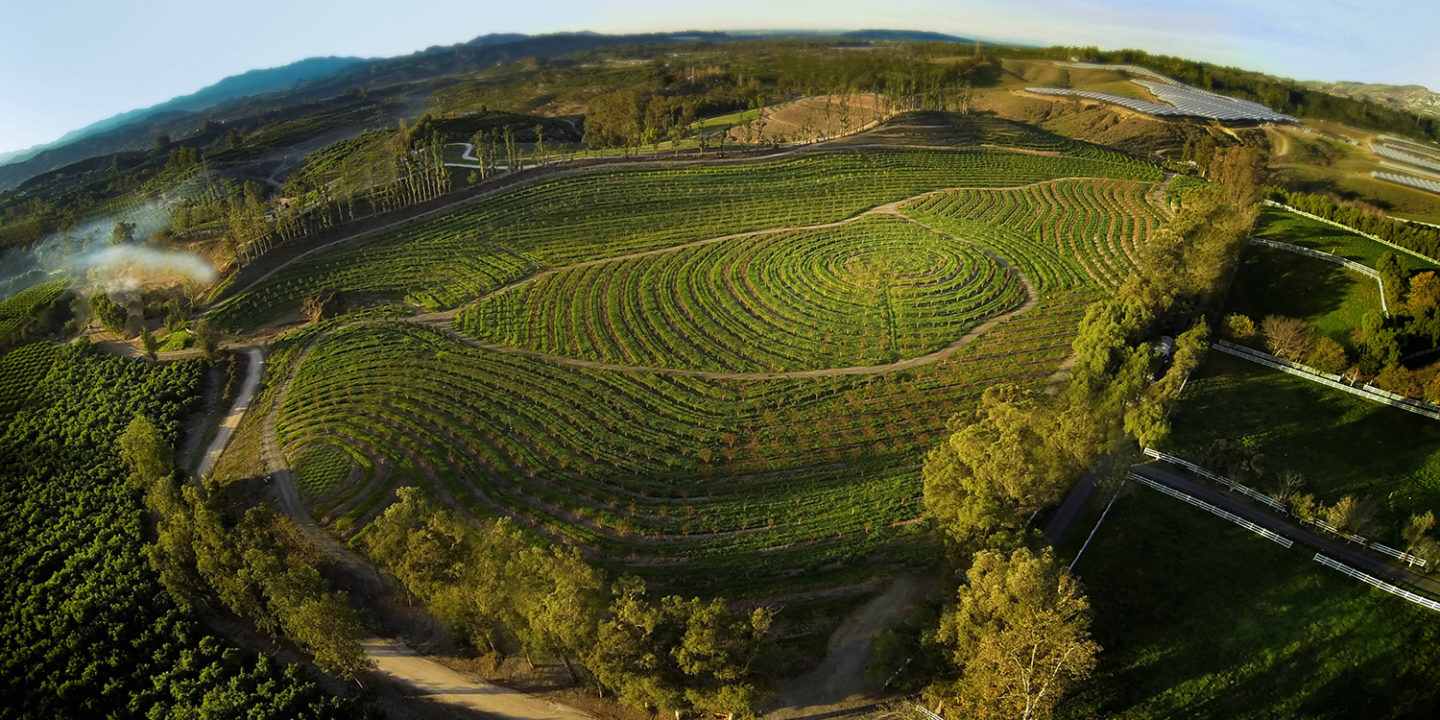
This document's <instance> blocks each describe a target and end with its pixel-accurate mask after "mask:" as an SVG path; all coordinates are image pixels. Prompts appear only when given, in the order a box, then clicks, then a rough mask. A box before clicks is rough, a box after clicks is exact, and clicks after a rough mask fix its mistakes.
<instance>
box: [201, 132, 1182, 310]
mask: <svg viewBox="0 0 1440 720" xmlns="http://www.w3.org/2000/svg"><path fill="white" fill-rule="evenodd" d="M903 120H904V118H903V117H902V118H900V119H897V120H896V122H901V121H903ZM1065 177H1090V178H1114V179H1126V180H1146V181H1158V180H1160V172H1159V171H1158V170H1157V169H1156V168H1155V167H1154V166H1152V165H1149V164H1146V163H1141V162H1137V161H1133V160H1128V159H1121V156H1115V157H1088V156H1075V155H1068V154H1062V155H1060V156H1058V157H1051V156H1047V155H1045V154H1034V153H1026V152H1015V151H1005V150H997V149H986V148H980V147H956V146H947V147H944V148H935V149H925V148H915V147H905V148H895V149H874V148H866V149H864V150H863V151H861V149H849V150H846V149H843V148H833V149H832V148H826V147H825V146H818V147H815V148H812V149H807V150H801V151H792V152H788V153H783V154H781V155H780V156H779V157H774V158H771V159H760V160H747V161H735V162H719V163H716V162H701V163H673V164H664V163H636V164H634V165H632V166H630V167H624V168H621V167H614V166H611V167H605V168H594V169H589V170H581V171H575V172H571V173H568V174H561V175H556V176H551V177H549V178H541V179H538V180H537V181H535V182H532V183H530V184H527V185H524V186H521V187H515V188H511V189H507V190H504V191H501V192H499V193H497V194H496V195H494V196H488V197H485V198H484V199H483V200H481V201H478V202H474V203H470V204H467V205H465V206H464V207H463V208H459V209H456V210H455V211H454V212H449V213H445V214H443V215H441V216H437V217H434V218H431V219H427V220H425V221H422V222H417V223H413V224H409V225H406V226H405V227H403V228H400V229H396V230H393V231H388V232H385V233H380V234H377V235H376V236H373V237H370V238H367V239H365V240H364V241H357V242H356V243H354V244H351V245H347V246H344V247H341V248H337V249H335V250H334V251H330V252H325V253H321V254H317V255H315V256H312V257H307V258H305V259H304V260H301V261H299V262H296V263H294V264H291V265H289V266H286V267H284V268H283V269H282V270H281V271H279V272H277V273H275V274H273V275H272V276H270V277H268V278H266V279H265V280H264V281H262V282H260V283H257V284H255V285H254V286H247V287H244V288H239V289H237V290H235V291H232V292H231V293H230V294H229V296H228V297H226V298H224V299H223V300H221V301H220V302H219V303H217V304H216V305H215V306H214V308H213V310H212V317H213V319H214V320H215V321H216V322H218V323H219V324H221V325H223V326H225V327H230V328H234V329H238V328H242V327H252V326H254V325H255V324H258V323H263V322H265V321H268V320H271V319H274V318H276V317H278V316H279V315H280V314H281V313H283V312H284V311H285V309H286V308H293V307H294V306H296V305H297V304H298V303H299V302H300V301H301V300H302V299H303V298H304V297H306V296H307V295H310V294H314V293H316V292H319V291H324V290H330V291H335V292H341V293H351V294H356V295H364V296H383V297H386V298H390V299H394V300H402V299H403V300H405V301H407V302H409V303H411V304H414V305H419V306H421V307H425V308H429V309H442V308H452V307H456V306H458V305H461V304H463V303H464V302H466V301H468V300H471V299H474V298H476V297H479V296H481V295H484V294H486V293H488V292H491V291H494V290H496V289H498V288H500V287H502V286H504V285H507V284H509V283H511V282H514V281H517V280H520V279H522V278H524V277H526V276H529V275H531V274H534V273H536V272H538V271H540V270H543V269H545V268H555V267H563V266H565V265H568V264H573V263H576V262H582V261H586V260H595V259H600V258H607V257H616V256H620V255H624V254H627V253H634V252H642V251H648V250H656V249H661V248H667V247H674V246H676V245H681V244H684V243H688V242H695V241H698V240H704V239H708V238H716V237H721V236H725V235H730V234H735V233H742V232H749V231H755V230H765V229H780V228H786V227H795V226H806V225H814V224H820V223H827V222H835V221H839V220H843V219H846V218H849V217H854V216H856V215H858V214H860V213H863V212H866V211H868V210H871V209H874V208H876V207H878V206H882V205H886V204H889V203H895V202H898V201H902V200H906V199H909V198H913V197H916V196H918V195H922V194H924V193H927V192H931V191H934V190H938V189H944V188H984V187H1008V186H1017V185H1025V184H1029V183H1034V182H1039V181H1044V180H1052V179H1057V178H1065Z"/></svg>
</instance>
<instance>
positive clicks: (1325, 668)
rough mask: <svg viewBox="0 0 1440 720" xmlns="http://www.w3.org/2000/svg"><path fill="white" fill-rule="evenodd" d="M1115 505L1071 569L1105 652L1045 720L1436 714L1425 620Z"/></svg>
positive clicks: (1293, 566) (1175, 516)
mask: <svg viewBox="0 0 1440 720" xmlns="http://www.w3.org/2000/svg"><path fill="white" fill-rule="evenodd" d="M1274 374H1275V375H1277V376H1278V375H1281V374H1280V373H1274ZM1193 386H1194V383H1192V387H1193ZM1314 447H1317V448H1324V447H1327V446H1325V445H1316V446H1314ZM1129 492H1130V494H1129V495H1126V496H1124V497H1121V498H1120V499H1119V500H1118V501H1117V502H1116V504H1115V506H1114V508H1113V509H1112V510H1111V513H1110V515H1109V517H1108V518H1107V519H1106V521H1105V525H1104V526H1103V527H1102V528H1101V530H1100V532H1099V533H1098V534H1097V535H1096V537H1095V540H1094V542H1093V543H1092V544H1091V546H1090V547H1089V549H1087V550H1086V552H1085V556H1084V557H1083V558H1082V559H1081V561H1080V563H1079V565H1078V566H1077V568H1076V570H1077V572H1078V573H1079V575H1080V577H1081V579H1082V580H1083V581H1084V583H1085V586H1086V588H1087V590H1088V591H1089V595H1090V598H1091V601H1092V603H1093V606H1094V608H1095V614H1096V618H1095V628H1094V629H1095V634H1096V639H1097V640H1098V641H1099V642H1100V643H1101V645H1102V646H1103V647H1104V648H1105V651H1104V653H1103V654H1102V655H1101V660H1100V666H1099V669H1098V671H1097V672H1096V676H1095V679H1094V680H1093V681H1092V682H1091V684H1090V685H1089V686H1088V687H1087V688H1086V689H1085V690H1083V691H1082V692H1080V693H1079V694H1078V695H1077V696H1076V697H1072V698H1070V699H1069V700H1068V701H1067V702H1066V703H1064V704H1062V712H1061V713H1059V714H1058V717H1060V718H1066V719H1074V720H1079V719H1080V718H1101V717H1103V718H1118V719H1123V720H1150V719H1155V720H1160V719H1161V718H1166V719H1168V718H1192V719H1195V720H1200V719H1207V720H1208V719H1212V718H1213V719H1214V720H1243V719H1254V720H1261V719H1262V718H1264V719H1268V718H1290V719H1301V718H1305V719H1317V720H1318V719H1320V718H1335V719H1336V720H1340V719H1342V718H1360V717H1363V718H1421V717H1434V716H1435V713H1436V712H1437V711H1440V707H1437V705H1436V700H1435V697H1434V693H1433V692H1432V689H1433V688H1434V686H1435V684H1436V682H1440V662H1437V660H1436V659H1435V657H1434V655H1433V653H1430V652H1429V650H1430V648H1433V647H1434V646H1435V644H1436V643H1437V642H1440V625H1437V624H1436V622H1435V615H1434V613H1432V612H1430V611H1428V610H1425V609H1423V608H1419V607H1416V606H1414V605H1411V604H1409V603H1406V602H1404V601H1403V600H1400V599H1399V598H1395V597H1393V596H1390V595H1386V594H1384V593H1382V592H1380V591H1378V590H1373V589H1370V588H1368V587H1366V586H1365V585H1362V584H1361V583H1359V582H1357V581H1355V580H1352V579H1350V578H1347V577H1345V576H1343V575H1340V574H1339V573H1337V572H1335V571H1332V570H1329V569H1327V568H1324V567H1322V566H1320V565H1319V564H1317V563H1315V562H1313V561H1312V560H1311V555H1312V553H1309V552H1306V551H1304V550H1302V549H1301V548H1300V547H1299V546H1296V547H1295V548H1292V549H1290V550H1285V549H1283V548H1281V547H1280V546H1278V545H1275V544H1273V543H1270V542H1267V541H1265V540H1263V539H1261V538H1258V537H1256V536H1255V535H1253V534H1251V533H1250V532H1248V531H1246V530H1244V529H1242V528H1239V527H1236V526H1234V525H1231V524H1230V523H1227V522H1225V521H1224V520H1221V519H1219V518H1216V517H1213V516H1211V515H1208V514H1205V513H1203V512H1201V511H1199V510H1196V509H1194V508H1191V507H1190V506H1188V505H1184V504H1182V503H1180V502H1178V501H1176V500H1173V499H1170V498H1168V497H1164V496H1162V495H1160V494H1158V493H1155V492H1153V491H1151V490H1148V489H1146V488H1143V487H1135V488H1134V489H1132V490H1130V491H1129ZM1086 529H1088V524H1087V525H1086ZM1079 535H1080V537H1082V538H1083V533H1081V534H1079Z"/></svg>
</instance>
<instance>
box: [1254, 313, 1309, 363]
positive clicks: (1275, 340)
mask: <svg viewBox="0 0 1440 720" xmlns="http://www.w3.org/2000/svg"><path fill="white" fill-rule="evenodd" d="M1260 328H1261V332H1262V333H1263V334H1264V335H1265V346H1266V347H1267V348H1269V350H1270V354H1272V355H1274V356H1276V357H1279V358H1283V359H1285V360H1292V361H1295V362H1299V361H1301V360H1303V359H1304V358H1305V356H1306V355H1309V354H1310V349H1311V347H1313V346H1314V344H1315V330H1314V329H1313V328H1311V327H1310V323H1307V322H1305V321H1304V320H1301V319H1299V318H1290V317H1281V316H1279V315H1270V316H1269V317H1266V318H1265V320H1264V321H1263V322H1261V323H1260Z"/></svg>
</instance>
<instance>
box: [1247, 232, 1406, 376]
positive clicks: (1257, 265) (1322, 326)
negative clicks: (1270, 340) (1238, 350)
mask: <svg viewBox="0 0 1440 720" xmlns="http://www.w3.org/2000/svg"><path fill="white" fill-rule="evenodd" d="M1227 310H1228V311H1229V312H1238V313H1244V314H1245V315H1248V316H1250V317H1251V318H1254V319H1255V321H1256V322H1259V321H1260V320H1261V319H1263V318H1264V317H1266V316H1267V315H1283V316H1286V317H1295V318H1301V319H1303V320H1306V321H1308V322H1309V323H1311V324H1312V325H1313V326H1314V327H1315V329H1316V330H1318V331H1319V332H1320V333H1321V334H1323V335H1326V336H1328V337H1330V338H1333V339H1334V340H1336V341H1337V342H1339V343H1340V344H1342V345H1345V346H1346V347H1348V348H1350V350H1351V352H1354V350H1355V348H1354V347H1353V345H1354V343H1353V342H1352V341H1351V337H1350V334H1351V331H1352V330H1354V329H1355V328H1358V327H1360V323H1361V321H1362V320H1363V319H1364V317H1365V316H1366V315H1368V314H1371V313H1378V312H1380V286H1379V285H1378V284H1377V283H1376V282H1375V281H1374V280H1373V279H1371V278H1369V277H1367V276H1365V275H1362V274H1360V273H1358V272H1355V271H1353V270H1347V269H1345V268H1344V267H1341V266H1340V265H1336V264H1335V263H1331V262H1326V261H1324V260H1320V259H1318V258H1312V257H1307V256H1305V255H1300V254H1299V253H1293V252H1288V251H1285V250H1277V249H1274V248H1269V247H1264V246H1261V245H1250V246H1248V247H1246V248H1245V254H1244V255H1243V256H1242V257H1241V259H1240V266H1239V269H1238V270H1237V271H1236V273H1235V283H1234V285H1233V286H1232V287H1231V290H1230V301H1229V305H1228V306H1227Z"/></svg>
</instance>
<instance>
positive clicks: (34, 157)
mask: <svg viewBox="0 0 1440 720" xmlns="http://www.w3.org/2000/svg"><path fill="white" fill-rule="evenodd" d="M363 62H365V61H364V60H361V59H360V58H351V57H315V58H306V59H304V60H299V61H296V62H293V63H290V64H288V65H282V66H280V67H274V68H265V69H260V70H250V71H247V72H244V73H241V74H239V75H232V76H230V77H227V78H225V79H223V80H220V81H219V82H217V83H215V84H213V85H208V86H206V87H204V88H201V89H200V90H197V91H195V92H193V93H190V94H189V95H181V96H179V97H175V98H171V99H170V100H166V101H165V102H162V103H159V104H156V105H151V106H149V107H144V108H139V109H136V110H129V111H126V112H123V113H120V114H118V115H113V116H111V117H108V118H105V119H104V120H100V121H98V122H94V123H91V124H89V125H86V126H85V127H82V128H80V129H78V130H72V131H70V132H68V133H65V135H63V136H62V137H61V138H60V139H59V140H56V141H54V142H51V143H46V144H44V145H37V146H34V147H30V148H26V149H24V150H19V151H15V152H13V153H9V154H7V155H5V156H4V157H5V162H6V164H5V165H3V166H0V188H6V187H11V186H14V185H16V184H18V183H20V182H23V181H25V180H26V179H28V178H30V177H33V176H35V175H38V174H40V173H42V172H46V171H48V170H54V169H56V168H60V167H64V166H65V165H68V164H70V163H72V162H75V161H77V160H84V159H86V158H90V157H95V156H96V155H103V154H109V153H113V152H119V151H122V150H136V149H139V148H142V147H145V146H146V145H148V144H149V143H151V142H153V141H154V138H155V137H156V136H158V135H162V134H164V135H179V134H185V133H187V132H189V131H191V130H193V129H195V128H196V127H198V126H199V125H200V123H202V122H203V115H202V114H200V113H201V112H202V111H204V110H207V109H210V108H213V107H215V106H217V105H220V104H222V103H225V102H229V101H233V100H239V99H243V98H247V97H251V96H254V95H260V94H264V93H273V92H281V91H285V90H290V89H292V88H294V87H295V86H296V85H298V84H300V83H304V82H308V81H311V80H316V79H319V78H323V77H327V76H330V75H334V74H335V73H337V72H340V71H341V70H344V69H346V68H350V67H353V66H355V65H358V64H361V63H363Z"/></svg>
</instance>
